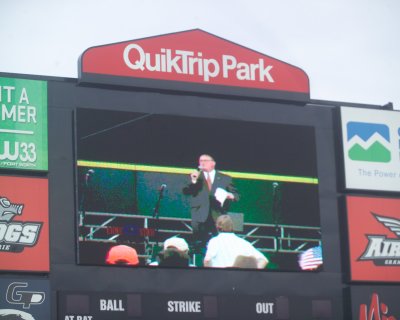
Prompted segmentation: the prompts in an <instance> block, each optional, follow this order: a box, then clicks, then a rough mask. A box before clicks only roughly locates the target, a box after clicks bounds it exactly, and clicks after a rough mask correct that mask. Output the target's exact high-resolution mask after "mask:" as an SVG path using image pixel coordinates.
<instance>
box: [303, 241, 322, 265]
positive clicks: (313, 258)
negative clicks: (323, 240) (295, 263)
mask: <svg viewBox="0 0 400 320" xmlns="http://www.w3.org/2000/svg"><path fill="white" fill-rule="evenodd" d="M322 263H323V261H322V248H321V246H317V247H313V248H310V249H308V250H306V251H304V252H303V253H301V254H300V256H299V265H300V268H301V269H302V270H314V269H317V268H318V267H319V266H320V265H322Z"/></svg>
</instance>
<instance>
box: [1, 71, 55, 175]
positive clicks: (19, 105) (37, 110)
mask: <svg viewBox="0 0 400 320" xmlns="http://www.w3.org/2000/svg"><path fill="white" fill-rule="evenodd" d="M47 150H48V148H47V82H46V81H37V80H24V79H13V78H1V77H0V169H1V168H6V169H21V170H41V171H47V170H48V153H47Z"/></svg>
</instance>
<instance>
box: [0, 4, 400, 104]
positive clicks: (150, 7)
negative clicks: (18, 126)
mask: <svg viewBox="0 0 400 320" xmlns="http://www.w3.org/2000/svg"><path fill="white" fill-rule="evenodd" d="M0 13H1V14H0V17H1V18H0V35H1V42H0V43H1V46H0V72H12V73H24V74H36V75H45V76H58V77H71V78H77V76H78V58H79V56H80V55H81V54H82V53H83V51H84V50H85V49H87V48H89V47H92V46H96V45H102V44H108V43H114V42H120V41H127V40H133V39H138V38H143V37H149V36H153V35H159V34H164V33H171V32H177V31H184V30H188V29H194V28H200V29H203V30H205V31H208V32H210V33H213V34H215V35H217V36H220V37H222V38H225V39H227V40H230V41H233V42H236V43H238V44H241V45H243V46H245V47H248V48H250V49H254V50H256V51H259V52H261V53H264V54H266V55H269V56H271V57H274V58H277V59H280V60H283V61H285V62H287V63H290V64H293V65H295V66H298V67H300V68H301V69H303V70H304V71H305V72H306V73H307V74H308V76H309V78H310V85H311V98H313V99H322V100H335V101H344V102H356V103H367V104H378V105H384V104H386V103H388V102H393V104H394V107H395V109H399V110H400V18H399V16H400V0H330V1H327V0H326V1H324V0H275V1H272V0H241V1H239V0H200V1H192V0H179V1H178V0H142V1H136V0H113V1H109V0H65V1H60V0H0Z"/></svg>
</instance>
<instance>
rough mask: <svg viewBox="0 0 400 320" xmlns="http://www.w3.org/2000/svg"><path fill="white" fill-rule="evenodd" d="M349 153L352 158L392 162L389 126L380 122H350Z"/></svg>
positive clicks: (348, 133)
mask: <svg viewBox="0 0 400 320" xmlns="http://www.w3.org/2000/svg"><path fill="white" fill-rule="evenodd" d="M347 142H348V145H349V151H348V155H349V158H350V159H351V160H355V161H369V162H390V160H391V153H390V133H389V127H388V126H387V125H385V124H380V123H366V122H354V121H351V122H348V123H347Z"/></svg>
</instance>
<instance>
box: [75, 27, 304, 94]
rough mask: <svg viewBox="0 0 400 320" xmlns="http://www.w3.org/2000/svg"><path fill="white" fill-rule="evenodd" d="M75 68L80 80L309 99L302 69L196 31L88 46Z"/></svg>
mask: <svg viewBox="0 0 400 320" xmlns="http://www.w3.org/2000/svg"><path fill="white" fill-rule="evenodd" d="M79 68H80V70H79V81H80V82H83V83H85V82H89V83H107V84H117V85H131V86H139V87H158V88H164V89H175V90H176V89H177V88H179V90H183V91H185V90H191V91H206V92H216V91H218V92H222V93H223V92H224V88H225V89H227V88H230V91H229V93H230V94H232V88H236V89H239V88H240V89H242V90H241V91H238V93H239V92H240V94H246V92H247V91H246V90H251V93H252V94H253V95H254V94H255V95H257V93H258V95H260V96H265V97H268V96H274V97H280V98H282V99H285V98H286V99H294V98H296V99H300V100H304V99H309V91H310V90H309V80H308V76H307V75H306V73H305V72H304V71H303V70H301V69H299V68H297V67H294V66H292V65H289V64H287V63H285V62H282V61H280V60H277V59H274V58H271V57H269V56H267V55H264V54H261V53H258V52H256V51H254V50H251V49H248V48H245V47H243V46H240V45H237V44H235V43H233V42H230V41H228V40H225V39H222V38H219V37H217V36H214V35H212V34H210V33H208V32H205V31H202V30H199V29H195V30H189V31H183V32H178V33H173V34H166V35H161V36H155V37H150V38H145V39H138V40H132V41H126V42H121V43H115V44H109V45H103V46H98V47H92V48H89V49H87V50H86V51H85V52H84V53H83V55H82V56H81V59H80V65H79ZM150 79H151V80H153V82H151V83H149V82H148V81H146V80H150ZM154 80H157V81H158V82H154ZM176 82H179V83H180V84H179V87H177V84H176ZM194 84H195V85H196V86H194ZM199 85H202V86H199ZM243 90H244V91H243ZM227 92H228V91H227ZM249 92H250V91H249Z"/></svg>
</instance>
